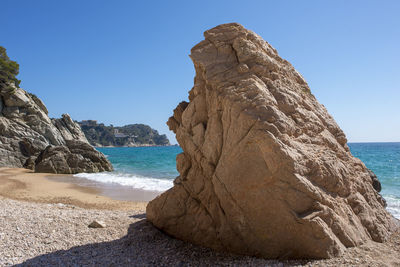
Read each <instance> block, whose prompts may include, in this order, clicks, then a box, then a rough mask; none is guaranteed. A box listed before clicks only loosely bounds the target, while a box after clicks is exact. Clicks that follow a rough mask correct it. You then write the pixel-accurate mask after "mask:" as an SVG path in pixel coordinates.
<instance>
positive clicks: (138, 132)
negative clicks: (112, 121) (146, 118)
mask: <svg viewBox="0 0 400 267" xmlns="http://www.w3.org/2000/svg"><path fill="white" fill-rule="evenodd" d="M79 124H80V126H81V128H82V131H83V132H84V133H85V135H86V138H87V139H88V141H89V143H90V144H92V145H94V146H142V145H158V146H165V145H169V140H168V138H167V136H166V135H165V134H163V135H160V134H159V133H158V132H157V131H156V130H154V129H152V128H151V127H150V126H148V125H145V124H129V125H125V126H122V127H114V126H113V125H110V126H105V125H104V124H103V123H100V124H97V121H92V120H86V121H81V122H79Z"/></svg>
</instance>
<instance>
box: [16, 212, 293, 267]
mask: <svg viewBox="0 0 400 267" xmlns="http://www.w3.org/2000/svg"><path fill="white" fill-rule="evenodd" d="M132 217H134V218H138V219H141V220H140V221H137V222H135V223H133V224H131V225H130V226H129V229H128V233H127V235H125V236H124V237H122V238H121V239H117V240H113V241H109V242H101V243H93V244H88V245H83V246H77V247H72V248H70V249H67V250H59V251H55V252H52V253H48V254H44V255H40V256H37V257H35V258H32V259H29V260H27V261H25V262H24V263H22V264H19V265H16V266H166V265H168V266H215V265H231V266H232V265H235V266H238V265H251V266H255V265H257V266H258V265H260V266H282V263H280V264H277V263H278V262H277V261H273V260H264V259H257V258H253V257H245V256H240V255H233V254H228V253H218V252H214V251H212V250H210V249H207V248H203V247H199V246H195V245H192V244H189V243H186V242H183V241H180V240H177V239H174V238H171V237H169V236H168V235H166V234H164V233H162V232H161V231H159V230H158V229H156V228H155V227H154V226H153V225H152V224H151V223H149V222H148V221H146V219H143V218H145V217H146V215H145V214H138V215H132ZM286 264H287V263H286ZM286 264H285V266H286Z"/></svg>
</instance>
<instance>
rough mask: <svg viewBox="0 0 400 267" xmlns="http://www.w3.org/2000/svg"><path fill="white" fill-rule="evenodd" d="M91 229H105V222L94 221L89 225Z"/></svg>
mask: <svg viewBox="0 0 400 267" xmlns="http://www.w3.org/2000/svg"><path fill="white" fill-rule="evenodd" d="M88 227H89V228H105V227H106V224H105V223H104V222H103V221H96V220H95V221H93V222H91V223H90V224H89V225H88Z"/></svg>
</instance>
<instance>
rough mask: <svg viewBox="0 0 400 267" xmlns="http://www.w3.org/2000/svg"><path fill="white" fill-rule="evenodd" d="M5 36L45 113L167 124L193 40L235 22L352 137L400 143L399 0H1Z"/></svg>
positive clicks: (189, 78)
mask: <svg viewBox="0 0 400 267" xmlns="http://www.w3.org/2000/svg"><path fill="white" fill-rule="evenodd" d="M0 6H1V11H0V12H1V15H0V25H1V27H0V45H1V46H4V47H5V48H7V52H8V55H9V57H10V58H11V59H13V60H16V61H17V62H18V63H19V64H20V75H19V76H18V78H19V79H20V80H22V82H21V87H22V88H24V89H25V90H27V91H29V92H32V93H34V94H36V95H37V96H38V97H40V98H41V99H42V100H43V101H44V103H45V104H46V106H47V108H48V110H49V115H50V116H51V117H60V116H61V114H63V113H69V114H70V115H71V117H72V118H73V119H74V120H78V121H80V120H86V119H93V120H97V121H98V122H103V123H105V124H106V125H108V124H113V125H114V126H121V125H125V124H132V123H144V124H148V125H150V126H151V127H153V128H155V129H157V130H158V131H159V132H160V133H162V134H167V136H168V138H169V139H170V140H171V142H172V143H176V140H175V137H174V134H173V133H172V132H170V131H169V130H168V127H167V125H166V124H165V123H166V121H167V120H168V118H169V117H170V116H171V115H172V113H173V109H174V108H175V107H176V105H177V104H178V103H179V102H180V101H182V100H187V99H188V91H189V90H190V89H191V88H192V86H193V78H194V74H195V73H194V67H193V64H192V62H191V60H190V58H189V56H188V55H189V54H190V49H191V48H192V47H193V46H194V45H196V44H197V43H198V42H200V41H201V40H203V32H204V31H206V30H207V29H210V28H212V27H215V26H217V25H219V24H222V23H229V22H238V23H240V24H242V25H243V26H245V27H246V28H247V29H250V30H252V31H254V32H256V33H257V34H259V35H260V36H261V37H262V38H264V39H265V40H266V41H268V42H269V43H270V44H271V45H272V46H273V47H275V48H276V49H277V50H278V52H279V54H280V56H281V57H283V58H284V59H286V60H288V61H289V62H291V63H292V65H293V66H294V67H295V68H296V69H297V70H298V71H299V72H300V73H301V74H302V75H303V77H304V78H305V79H306V80H307V82H308V84H309V86H310V88H311V91H312V93H313V94H314V95H315V96H316V98H317V99H318V100H319V102H320V103H322V104H323V105H325V107H326V108H327V109H328V111H329V112H330V114H331V115H332V116H333V117H334V118H335V120H336V121H337V123H338V124H339V125H340V126H341V128H342V129H343V130H344V132H345V133H346V135H347V138H348V140H349V142H400V82H399V79H400V65H399V64H400V49H399V48H400V15H399V14H400V1H397V0H394V1H389V0H382V1H378V0H376V1H368V0H359V1H357V0H352V1H347V0H337V1H319V0H315V1H313V0H307V1H296V0H283V1H267V0H264V1H251V0H249V1H235V0H231V1H222V0H220V1H173V0H171V1H123V0H115V1H111V0H110V1H100V0H96V1H91V0H85V1H80V0H79V1H76V0H68V1H67V0H65V1H61V0H59V1H53V0H48V1H44V0H36V1H31V0H26V1H22V0H0Z"/></svg>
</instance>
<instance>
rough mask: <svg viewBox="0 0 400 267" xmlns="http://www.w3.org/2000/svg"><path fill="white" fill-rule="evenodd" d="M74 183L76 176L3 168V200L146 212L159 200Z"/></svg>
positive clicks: (0, 170)
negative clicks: (147, 208)
mask: <svg viewBox="0 0 400 267" xmlns="http://www.w3.org/2000/svg"><path fill="white" fill-rule="evenodd" d="M74 179H77V178H75V177H73V176H72V175H70V176H67V175H49V174H48V173H33V172H32V171H30V170H26V169H20V168H0V196H3V197H6V198H11V199H15V200H24V201H30V202H37V203H63V204H70V205H75V206H78V207H81V208H95V209H118V210H132V209H135V210H136V209H140V210H142V211H145V209H146V205H147V201H148V200H150V199H151V198H153V197H155V195H154V194H151V193H150V195H149V194H147V193H146V192H145V191H143V192H136V193H137V195H136V196H135V195H134V193H135V191H134V190H129V189H126V188H125V190H122V191H121V193H120V194H119V193H118V190H119V189H120V188H112V187H110V188H106V189H102V188H101V187H100V186H98V185H94V184H93V185H92V186H84V185H83V184H79V183H73V181H74ZM112 196H114V198H112ZM118 198H119V199H120V200H117V199H118ZM127 200H136V201H127ZM146 200H147V201H146Z"/></svg>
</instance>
